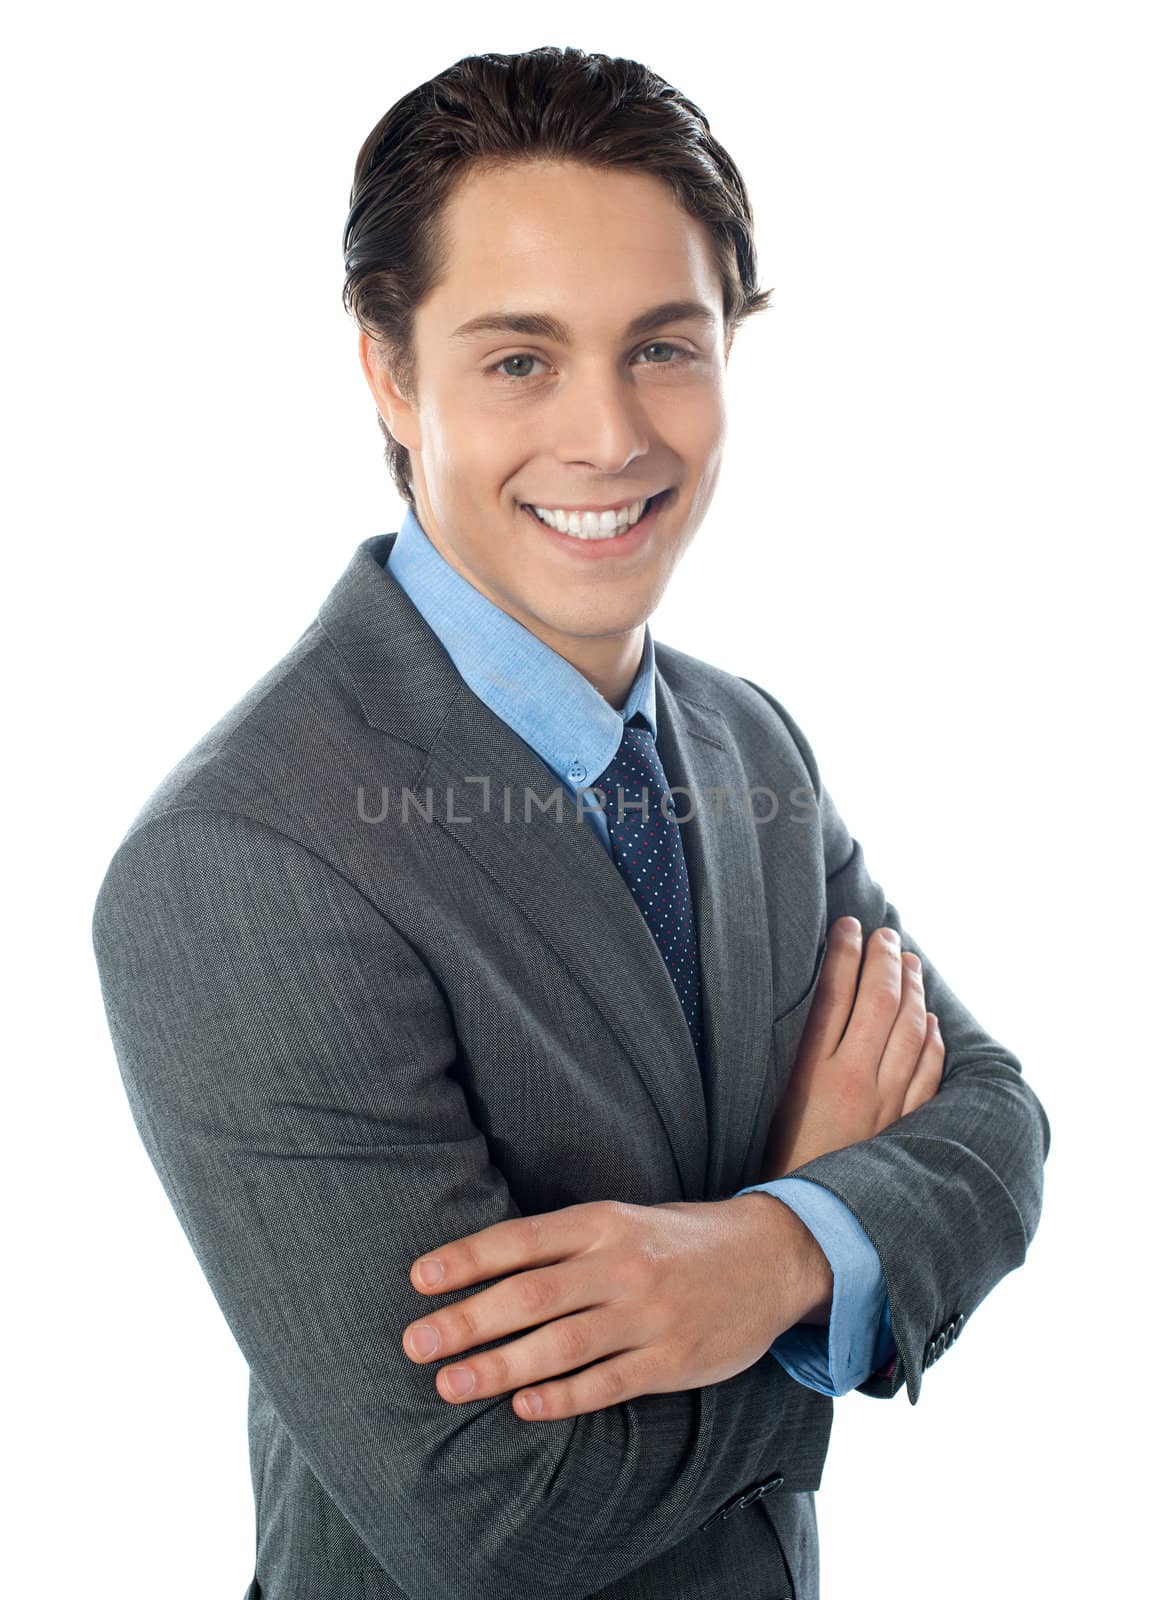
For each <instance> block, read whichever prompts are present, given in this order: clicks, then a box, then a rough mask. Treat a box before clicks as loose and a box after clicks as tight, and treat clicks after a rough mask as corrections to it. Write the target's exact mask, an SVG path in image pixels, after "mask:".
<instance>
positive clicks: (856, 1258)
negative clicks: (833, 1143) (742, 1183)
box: [738, 1177, 888, 1398]
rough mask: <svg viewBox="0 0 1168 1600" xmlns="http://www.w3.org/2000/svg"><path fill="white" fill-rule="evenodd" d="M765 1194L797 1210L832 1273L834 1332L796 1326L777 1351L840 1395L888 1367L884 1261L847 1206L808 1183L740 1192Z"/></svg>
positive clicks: (790, 1181)
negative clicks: (885, 1346)
mask: <svg viewBox="0 0 1168 1600" xmlns="http://www.w3.org/2000/svg"><path fill="white" fill-rule="evenodd" d="M755 1190H761V1191H763V1192H764V1193H766V1194H769V1195H773V1196H774V1198H775V1199H776V1200H780V1201H782V1203H783V1204H784V1205H786V1206H789V1207H790V1208H791V1210H792V1211H794V1213H795V1215H796V1216H797V1217H798V1218H799V1220H800V1221H801V1222H802V1223H803V1224H804V1225H805V1226H806V1227H807V1228H808V1230H809V1231H810V1232H811V1234H812V1235H813V1236H814V1238H815V1241H816V1243H817V1244H818V1245H819V1248H820V1249H821V1250H822V1251H823V1253H824V1255H825V1256H826V1257H827V1261H828V1265H829V1266H830V1267H831V1275H832V1290H831V1314H830V1318H829V1320H828V1324H827V1327H826V1328H821V1327H818V1326H817V1325H815V1324H814V1323H808V1322H796V1323H795V1324H794V1325H793V1326H792V1327H790V1328H788V1329H787V1330H786V1332H785V1333H781V1334H780V1335H779V1337H778V1338H777V1339H776V1340H775V1341H774V1343H773V1344H772V1345H771V1347H770V1349H771V1355H772V1356H774V1358H775V1360H776V1361H778V1362H780V1363H781V1364H782V1365H783V1366H784V1367H785V1368H786V1370H787V1371H788V1372H789V1373H790V1374H791V1376H792V1377H793V1378H796V1379H798V1381H799V1382H800V1383H805V1384H807V1385H808V1387H809V1388H812V1389H817V1390H818V1391H819V1393H820V1394H829V1395H832V1396H834V1397H837V1398H838V1397H840V1396H842V1395H845V1394H847V1393H849V1392H850V1391H851V1390H852V1389H854V1388H855V1387H856V1385H857V1384H858V1383H862V1382H863V1381H864V1380H865V1379H866V1378H869V1377H871V1375H872V1374H873V1373H874V1372H875V1371H876V1370H877V1368H879V1367H880V1366H881V1365H883V1364H884V1363H886V1362H887V1360H888V1352H884V1353H883V1355H882V1354H881V1352H882V1349H883V1345H884V1340H883V1330H882V1324H883V1317H884V1313H885V1309H886V1307H887V1305H888V1295H887V1293H886V1291H885V1287H884V1274H883V1273H882V1272H881V1271H880V1258H879V1256H878V1255H877V1254H876V1251H875V1250H874V1249H873V1247H872V1241H871V1240H870V1239H869V1238H868V1236H867V1234H866V1233H865V1232H864V1230H863V1228H861V1226H860V1224H859V1222H857V1220H856V1218H855V1216H854V1214H853V1213H852V1212H851V1211H849V1210H848V1208H847V1206H845V1205H844V1203H843V1201H842V1200H840V1199H838V1198H837V1197H836V1196H835V1195H834V1194H832V1193H831V1191H830V1190H828V1189H824V1188H822V1187H821V1186H820V1185H819V1184H816V1183H809V1182H808V1181H807V1179H806V1178H787V1177H783V1178H769V1179H766V1180H765V1181H764V1182H762V1183H752V1184H750V1185H749V1186H748V1187H747V1188H745V1189H739V1190H738V1193H739V1194H751V1193H752V1192H753V1191H755Z"/></svg>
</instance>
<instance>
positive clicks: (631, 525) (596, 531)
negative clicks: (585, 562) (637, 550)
mask: <svg viewBox="0 0 1168 1600" xmlns="http://www.w3.org/2000/svg"><path fill="white" fill-rule="evenodd" d="M672 492H673V491H672V488H670V489H662V490H660V491H659V492H658V493H657V494H654V495H650V496H649V498H648V499H647V500H646V501H645V502H644V504H643V505H642V507H641V513H640V515H639V516H638V518H637V520H636V521H635V522H628V521H627V520H626V517H627V511H628V509H629V508H622V510H621V511H620V512H617V513H612V512H570V513H562V514H561V515H560V516H557V518H556V520H555V521H554V522H549V521H548V520H547V518H546V517H542V516H540V515H539V513H538V512H537V511H536V509H535V507H534V506H533V505H531V504H530V503H527V502H523V503H521V505H520V509H521V510H523V511H525V512H526V513H527V514H528V516H530V517H531V519H532V520H533V521H534V522H538V523H539V525H540V527H541V528H546V529H547V530H548V531H549V532H551V533H558V534H561V535H563V536H566V537H568V538H572V539H579V540H580V541H581V542H582V543H593V542H599V543H608V542H611V541H612V540H616V539H620V538H622V537H623V536H624V535H626V534H629V533H632V532H634V531H635V530H636V529H637V528H639V527H640V526H641V524H642V523H643V522H644V521H645V520H646V519H647V518H648V517H649V516H651V515H652V513H653V512H654V511H656V510H657V508H658V507H659V506H660V505H661V504H662V502H663V501H664V500H665V499H667V498H668V496H669V495H670V494H671V493H672ZM636 504H637V502H636V501H634V502H632V506H633V507H635V506H636ZM607 519H611V525H610V526H606V520H607Z"/></svg>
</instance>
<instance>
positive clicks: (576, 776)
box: [568, 761, 588, 783]
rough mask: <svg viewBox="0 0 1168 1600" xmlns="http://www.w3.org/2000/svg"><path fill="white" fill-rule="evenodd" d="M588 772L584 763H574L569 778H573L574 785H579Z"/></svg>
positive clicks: (569, 771)
mask: <svg viewBox="0 0 1168 1600" xmlns="http://www.w3.org/2000/svg"><path fill="white" fill-rule="evenodd" d="M587 770H588V768H587V767H586V766H585V765H584V764H583V762H581V761H573V762H572V765H571V766H570V767H569V768H568V776H569V778H571V780H572V782H573V783H579V782H580V780H581V778H582V777H583V776H584V774H585V773H586V772H587Z"/></svg>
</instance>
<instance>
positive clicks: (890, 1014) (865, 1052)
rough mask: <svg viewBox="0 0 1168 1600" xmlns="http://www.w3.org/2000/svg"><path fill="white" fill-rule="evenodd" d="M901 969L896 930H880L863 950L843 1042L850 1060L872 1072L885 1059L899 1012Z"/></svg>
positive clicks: (898, 938) (884, 928) (877, 930)
mask: <svg viewBox="0 0 1168 1600" xmlns="http://www.w3.org/2000/svg"><path fill="white" fill-rule="evenodd" d="M902 966H903V964H902V962H901V951H900V935H899V934H898V933H897V931H896V929H895V928H889V927H883V928H877V929H876V930H875V932H874V933H873V934H872V935H871V937H870V938H869V940H868V943H867V946H866V948H865V950H864V966H863V970H862V971H861V973H860V984H859V988H858V989H857V991H856V996H855V1005H854V1007H853V1008H852V1015H851V1018H850V1020H849V1022H848V1025H847V1030H846V1033H845V1035H844V1038H843V1040H842V1041H841V1048H843V1049H846V1051H847V1054H848V1056H849V1058H851V1059H854V1061H856V1062H861V1063H865V1064H867V1065H868V1066H869V1070H872V1069H873V1066H874V1064H876V1063H878V1062H879V1061H880V1059H881V1057H882V1056H883V1054H884V1051H885V1048H886V1047H887V1044H888V1037H889V1034H890V1033H891V1032H892V1028H893V1024H894V1023H895V1022H896V1019H897V1015H898V1013H899V1011H900V1003H901V972H902ZM913 1059H914V1061H915V1059H916V1056H915V1054H914V1057H913Z"/></svg>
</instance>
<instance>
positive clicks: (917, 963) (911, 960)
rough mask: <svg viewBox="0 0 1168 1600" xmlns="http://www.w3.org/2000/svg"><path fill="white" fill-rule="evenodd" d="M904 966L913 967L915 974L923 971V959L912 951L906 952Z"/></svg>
mask: <svg viewBox="0 0 1168 1600" xmlns="http://www.w3.org/2000/svg"><path fill="white" fill-rule="evenodd" d="M904 964H905V966H906V967H911V968H912V969H913V971H914V972H919V971H920V970H921V958H920V956H918V955H914V954H913V952H912V951H911V950H906V951H905V952H904Z"/></svg>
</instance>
